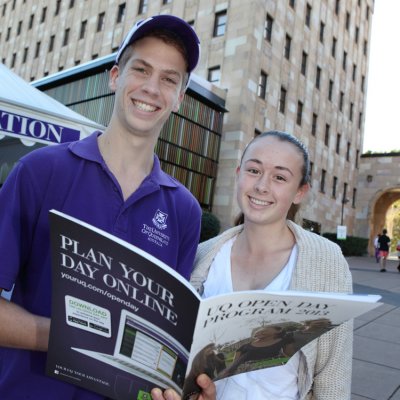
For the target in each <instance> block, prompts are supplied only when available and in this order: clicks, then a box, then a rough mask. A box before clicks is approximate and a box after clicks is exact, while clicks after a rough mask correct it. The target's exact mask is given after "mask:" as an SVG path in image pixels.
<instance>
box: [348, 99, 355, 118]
mask: <svg viewBox="0 0 400 400" xmlns="http://www.w3.org/2000/svg"><path fill="white" fill-rule="evenodd" d="M353 111H354V103H350V111H349V120H350V121H353Z"/></svg>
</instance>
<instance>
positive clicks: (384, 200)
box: [368, 188, 400, 255]
mask: <svg viewBox="0 0 400 400" xmlns="http://www.w3.org/2000/svg"><path fill="white" fill-rule="evenodd" d="M399 199H400V188H391V189H387V190H385V191H383V192H381V193H377V196H376V197H375V198H374V199H372V201H371V206H370V209H371V214H370V218H369V244H368V252H369V254H370V255H373V254H374V245H373V242H374V238H375V236H376V234H377V233H381V232H382V229H383V228H386V229H387V230H388V234H389V236H390V237H392V229H393V221H387V218H386V215H387V211H388V210H389V208H390V206H391V205H392V204H393V203H394V202H395V201H397V200H399Z"/></svg>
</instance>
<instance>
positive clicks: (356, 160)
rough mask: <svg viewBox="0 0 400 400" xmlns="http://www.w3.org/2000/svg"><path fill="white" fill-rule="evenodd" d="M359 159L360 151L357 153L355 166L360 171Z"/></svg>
mask: <svg viewBox="0 0 400 400" xmlns="http://www.w3.org/2000/svg"><path fill="white" fill-rule="evenodd" d="M358 157H360V150H357V152H356V160H355V165H356V168H357V169H358Z"/></svg>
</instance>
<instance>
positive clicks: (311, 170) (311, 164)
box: [310, 161, 314, 186]
mask: <svg viewBox="0 0 400 400" xmlns="http://www.w3.org/2000/svg"><path fill="white" fill-rule="evenodd" d="M313 171H314V163H313V162H312V161H310V186H312V174H313Z"/></svg>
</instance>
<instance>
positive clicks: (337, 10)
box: [335, 0, 340, 15]
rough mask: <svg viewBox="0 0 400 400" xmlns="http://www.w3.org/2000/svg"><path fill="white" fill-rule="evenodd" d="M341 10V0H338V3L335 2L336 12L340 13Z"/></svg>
mask: <svg viewBox="0 0 400 400" xmlns="http://www.w3.org/2000/svg"><path fill="white" fill-rule="evenodd" d="M339 11H340V0H336V3H335V14H336V15H339Z"/></svg>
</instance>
